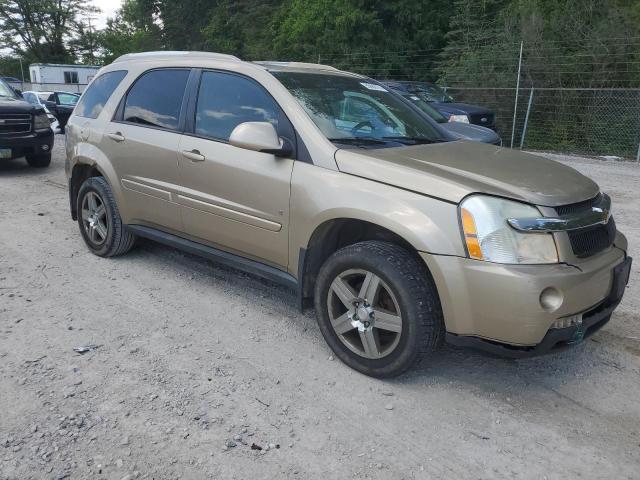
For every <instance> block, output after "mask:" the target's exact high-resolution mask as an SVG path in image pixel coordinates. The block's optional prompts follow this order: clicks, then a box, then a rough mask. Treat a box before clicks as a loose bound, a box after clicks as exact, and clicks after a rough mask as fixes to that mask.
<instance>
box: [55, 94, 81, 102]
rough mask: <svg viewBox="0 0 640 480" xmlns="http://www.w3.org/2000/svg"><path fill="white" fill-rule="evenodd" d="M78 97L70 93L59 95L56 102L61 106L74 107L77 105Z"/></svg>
mask: <svg viewBox="0 0 640 480" xmlns="http://www.w3.org/2000/svg"><path fill="white" fill-rule="evenodd" d="M78 98H80V97H79V96H78V95H73V94H72V93H59V94H58V100H59V101H60V104H61V105H75V104H76V103H78Z"/></svg>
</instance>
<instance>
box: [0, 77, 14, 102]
mask: <svg viewBox="0 0 640 480" xmlns="http://www.w3.org/2000/svg"><path fill="white" fill-rule="evenodd" d="M15 96H16V94H15V93H14V91H13V89H12V88H11V87H10V86H9V85H7V84H6V83H4V82H2V81H0V97H12V98H15Z"/></svg>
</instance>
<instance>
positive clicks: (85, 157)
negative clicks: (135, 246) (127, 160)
mask: <svg viewBox="0 0 640 480" xmlns="http://www.w3.org/2000/svg"><path fill="white" fill-rule="evenodd" d="M71 163H72V165H73V167H72V169H71V172H70V174H69V206H70V209H71V217H72V218H73V219H74V220H77V216H78V212H77V199H78V192H79V191H80V186H81V185H82V183H83V182H84V181H85V180H87V179H88V178H91V177H103V178H104V179H105V180H106V181H107V183H108V184H109V185H110V186H111V189H112V191H113V195H114V197H115V199H116V202H117V203H118V205H122V202H121V198H120V197H121V191H120V189H119V188H117V187H118V176H117V175H116V172H115V169H114V168H113V166H112V165H111V162H110V161H109V159H108V158H107V157H106V155H104V153H102V152H101V151H100V150H99V149H98V148H96V147H95V146H93V145H89V144H82V145H79V146H78V155H77V156H76V157H75V158H74V159H73V161H72V162H71Z"/></svg>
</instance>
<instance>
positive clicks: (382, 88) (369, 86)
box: [360, 82, 387, 92]
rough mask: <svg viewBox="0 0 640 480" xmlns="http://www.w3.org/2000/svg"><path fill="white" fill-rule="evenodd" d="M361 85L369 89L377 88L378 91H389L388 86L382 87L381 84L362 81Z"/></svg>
mask: <svg viewBox="0 0 640 480" xmlns="http://www.w3.org/2000/svg"><path fill="white" fill-rule="evenodd" d="M360 85H362V86H363V87H364V88H366V89H367V90H375V91H377V92H386V91H387V89H386V88H384V87H382V86H380V85H376V84H375V83H365V82H360Z"/></svg>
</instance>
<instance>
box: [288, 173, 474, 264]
mask: <svg viewBox="0 0 640 480" xmlns="http://www.w3.org/2000/svg"><path fill="white" fill-rule="evenodd" d="M457 209H458V206H457V205H456V204H454V203H450V202H446V201H443V200H440V199H436V198H431V197H428V196H425V195H421V194H418V193H415V192H410V191H407V190H403V189H401V188H398V187H393V186H390V185H385V184H381V183H378V182H375V181H371V180H367V179H364V178H360V177H356V176H353V175H349V174H346V173H341V172H338V171H334V170H328V169H324V168H319V167H314V166H313V165H309V164H303V163H298V162H296V165H295V166H294V171H293V175H292V180H291V230H290V249H289V251H290V257H289V271H290V273H292V274H294V275H295V274H296V273H297V268H298V254H299V251H300V249H301V248H302V249H306V248H307V246H308V244H309V240H310V239H311V237H312V235H313V233H314V231H315V230H316V229H317V228H318V227H319V226H320V225H322V224H324V223H325V222H327V221H330V220H334V219H357V220H362V221H365V222H369V223H372V224H375V225H378V226H380V227H382V228H385V229H387V230H389V231H391V232H393V233H395V234H396V235H398V236H400V237H402V238H403V239H404V240H405V241H407V242H408V243H409V244H411V245H412V246H413V248H415V249H416V250H418V251H421V252H429V253H433V254H439V255H458V256H464V255H465V252H464V246H463V245H462V238H461V235H460V228H459V225H458V211H457Z"/></svg>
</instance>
